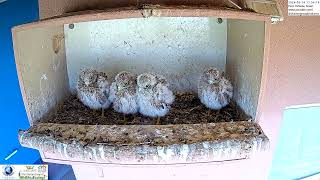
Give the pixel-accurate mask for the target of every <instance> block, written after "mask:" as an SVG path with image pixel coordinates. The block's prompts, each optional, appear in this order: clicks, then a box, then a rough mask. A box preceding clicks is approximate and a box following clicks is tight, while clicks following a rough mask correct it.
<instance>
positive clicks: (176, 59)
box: [64, 17, 227, 92]
mask: <svg viewBox="0 0 320 180" xmlns="http://www.w3.org/2000/svg"><path fill="white" fill-rule="evenodd" d="M64 32H65V36H66V39H65V40H66V57H67V65H68V75H69V80H70V88H71V91H72V92H74V91H75V87H76V80H77V76H78V73H79V71H80V69H81V68H83V67H92V68H95V69H98V70H101V71H104V72H107V73H108V74H109V75H111V77H114V76H115V75H116V73H118V72H120V71H123V70H127V71H132V72H135V73H143V72H149V71H152V72H157V73H160V74H163V75H165V76H166V77H167V78H168V80H169V81H170V84H171V85H172V88H173V89H174V90H177V91H194V92H196V90H197V83H198V78H199V75H200V73H201V72H203V70H204V69H206V68H208V67H210V66H214V67H217V68H218V69H220V70H222V71H224V70H225V64H226V48H227V23H226V20H224V21H223V22H222V23H221V24H219V23H217V18H207V17H160V18H158V17H152V18H131V19H115V20H104V21H92V22H82V23H75V24H74V28H73V29H70V28H69V25H68V24H66V25H65V26H64Z"/></svg>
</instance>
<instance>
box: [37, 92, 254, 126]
mask: <svg viewBox="0 0 320 180" xmlns="http://www.w3.org/2000/svg"><path fill="white" fill-rule="evenodd" d="M250 119H251V118H250V117H248V116H247V115H245V113H244V112H243V111H242V110H241V108H240V107H239V106H237V105H236V103H235V102H231V103H230V104H229V105H228V106H226V107H224V108H222V109H221V110H218V111H215V110H209V109H208V108H206V107H205V106H204V105H203V104H201V102H200V100H199V99H198V97H197V96H195V95H194V94H191V93H178V94H176V100H175V102H174V103H173V105H172V108H171V110H170V113H169V114H167V115H166V116H164V117H161V119H160V121H161V124H162V125H165V124H197V123H217V122H235V121H248V120H250ZM156 121H157V120H156V118H150V117H145V116H143V115H141V114H136V115H126V116H125V120H124V115H123V114H121V113H117V112H115V111H113V110H112V108H109V109H107V110H105V117H102V115H101V111H94V110H92V109H89V108H88V107H86V106H84V105H83V104H82V103H81V102H80V101H79V100H78V98H77V97H76V96H70V97H69V98H67V99H66V100H65V101H64V102H63V104H62V105H61V106H60V107H59V108H58V109H57V110H56V112H55V113H54V114H53V115H51V116H49V117H46V118H44V119H42V120H41V122H45V123H59V124H85V125H95V124H99V125H123V124H127V125H152V124H156Z"/></svg>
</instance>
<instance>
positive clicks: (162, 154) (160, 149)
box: [157, 147, 166, 160]
mask: <svg viewBox="0 0 320 180" xmlns="http://www.w3.org/2000/svg"><path fill="white" fill-rule="evenodd" d="M157 153H158V156H159V157H160V158H161V160H165V159H166V153H165V151H164V147H157Z"/></svg>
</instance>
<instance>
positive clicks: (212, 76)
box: [198, 68, 233, 110]
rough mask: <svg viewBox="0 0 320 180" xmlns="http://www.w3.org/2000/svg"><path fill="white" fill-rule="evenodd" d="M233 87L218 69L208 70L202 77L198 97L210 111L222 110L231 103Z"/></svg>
mask: <svg viewBox="0 0 320 180" xmlns="http://www.w3.org/2000/svg"><path fill="white" fill-rule="evenodd" d="M232 95H233V87H232V84H231V83H230V81H229V80H228V79H227V78H226V77H225V76H224V73H220V72H219V71H218V70H217V69H216V68H210V69H208V70H206V71H205V72H204V73H203V74H202V75H201V77H200V81H199V85H198V96H199V99H200V100H201V102H202V103H203V104H204V105H206V106H207V107H208V108H210V109H215V110H218V109H221V108H223V107H225V106H226V105H228V104H229V103H230V100H231V98H232Z"/></svg>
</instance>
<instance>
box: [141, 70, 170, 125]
mask: <svg viewBox="0 0 320 180" xmlns="http://www.w3.org/2000/svg"><path fill="white" fill-rule="evenodd" d="M137 85H138V88H137V95H138V105H139V112H140V113H141V114H143V115H145V116H150V117H158V119H157V124H160V117H162V116H165V115H166V114H167V113H168V112H169V110H170V105H171V104H172V103H173V101H174V95H173V92H172V91H171V90H170V89H169V87H168V83H167V80H166V79H165V78H164V77H163V76H161V75H156V74H153V73H143V74H141V75H139V76H138V78H137Z"/></svg>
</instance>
